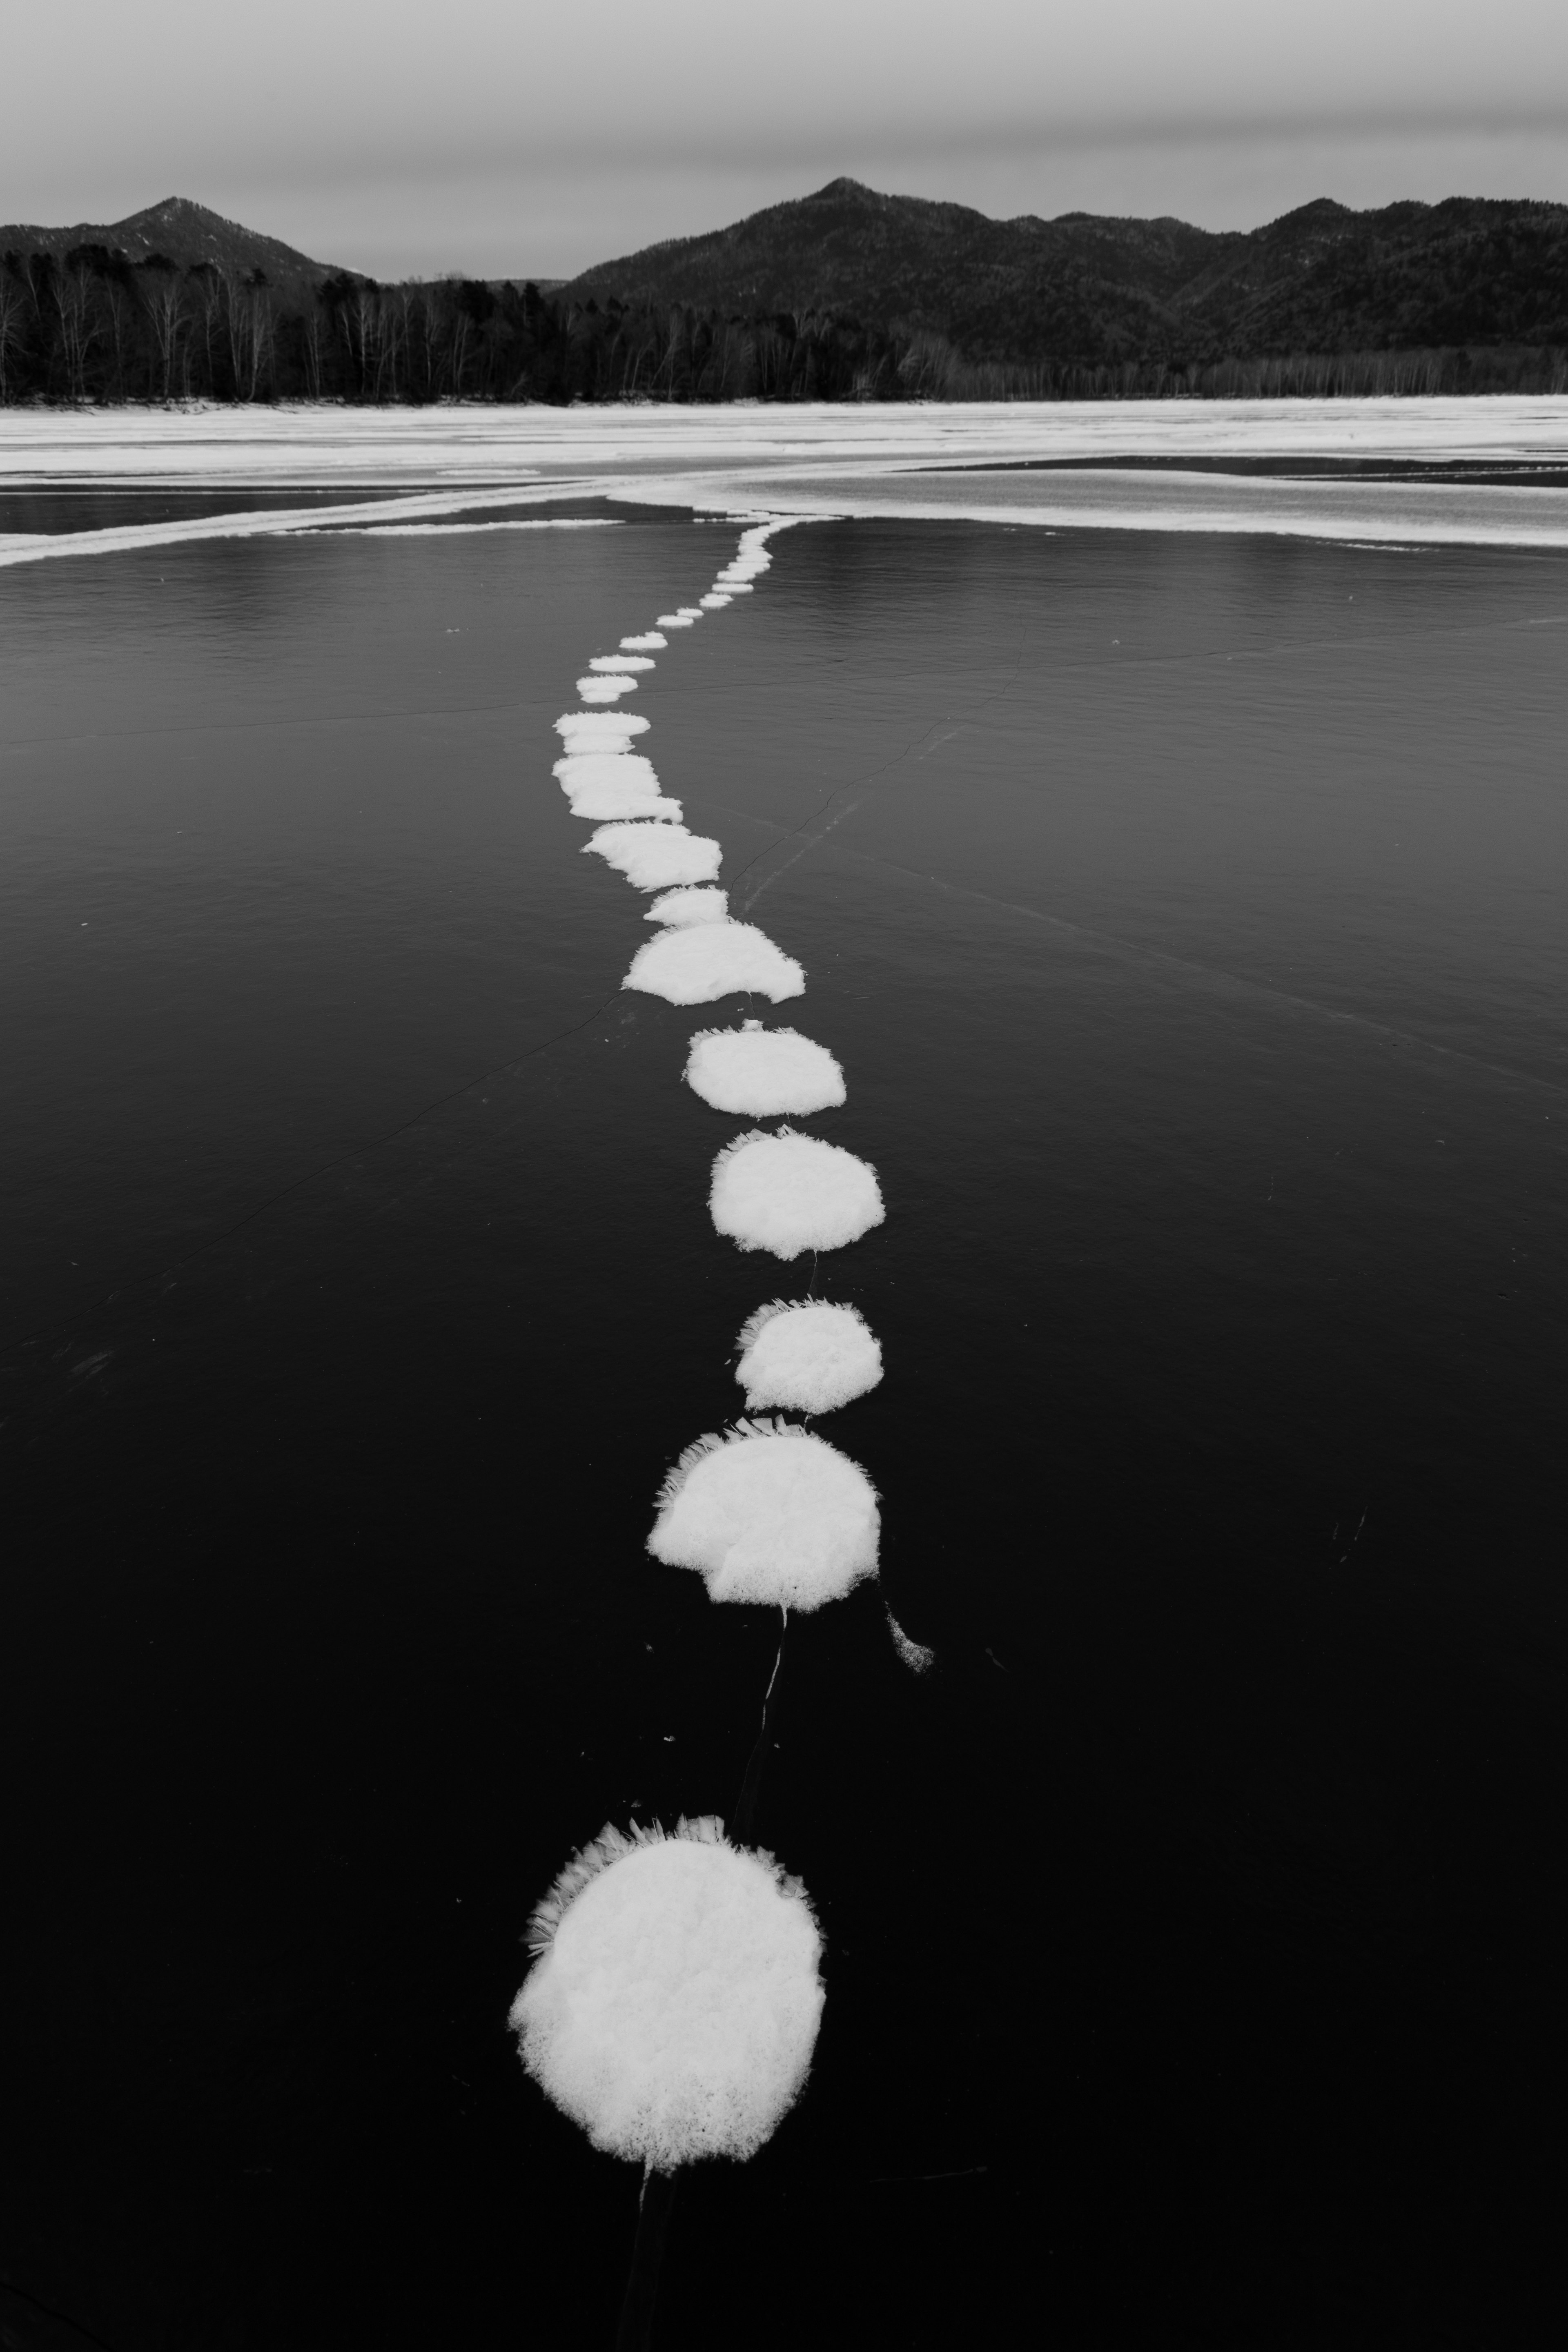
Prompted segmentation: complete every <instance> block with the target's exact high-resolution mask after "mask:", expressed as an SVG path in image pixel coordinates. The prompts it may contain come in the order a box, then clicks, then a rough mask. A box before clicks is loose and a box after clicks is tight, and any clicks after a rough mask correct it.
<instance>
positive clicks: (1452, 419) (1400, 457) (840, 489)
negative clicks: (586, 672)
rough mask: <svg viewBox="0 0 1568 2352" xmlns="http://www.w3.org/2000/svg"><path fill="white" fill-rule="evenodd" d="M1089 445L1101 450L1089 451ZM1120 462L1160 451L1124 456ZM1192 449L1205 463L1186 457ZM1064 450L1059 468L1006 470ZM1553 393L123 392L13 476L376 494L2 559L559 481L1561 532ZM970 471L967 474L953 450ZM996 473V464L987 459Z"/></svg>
mask: <svg viewBox="0 0 1568 2352" xmlns="http://www.w3.org/2000/svg"><path fill="white" fill-rule="evenodd" d="M1280 460H1283V461H1288V462H1293V463H1297V464H1300V465H1301V466H1303V467H1313V466H1322V465H1336V464H1337V465H1340V466H1347V465H1357V466H1363V467H1401V466H1422V467H1466V468H1468V469H1475V468H1478V467H1494V468H1495V467H1506V468H1509V469H1524V470H1526V471H1529V472H1536V471H1538V472H1539V479H1538V480H1536V481H1530V480H1526V481H1520V480H1517V479H1516V480H1512V481H1509V482H1493V481H1477V480H1474V479H1466V480H1456V479H1448V480H1444V479H1430V478H1428V479H1423V480H1415V481H1412V480H1403V481H1389V480H1387V479H1379V478H1354V477H1353V476H1346V475H1345V474H1344V473H1338V474H1335V475H1334V476H1333V477H1332V478H1328V479H1322V478H1318V479H1314V478H1311V477H1310V475H1308V476H1302V475H1290V476H1287V477H1284V478H1281V477H1279V476H1271V477H1261V478H1260V477H1258V476H1257V475H1247V474H1246V473H1243V472H1237V473H1226V472H1224V471H1223V470H1222V471H1221V472H1220V473H1219V474H1218V475H1217V477H1216V475H1215V473H1214V472H1212V471H1209V470H1206V469H1207V468H1209V467H1213V466H1215V463H1216V461H1217V462H1218V463H1219V464H1220V465H1221V466H1222V467H1223V465H1224V464H1225V463H1226V461H1228V462H1229V463H1231V464H1233V465H1235V466H1236V467H1255V466H1258V465H1259V464H1264V463H1268V462H1274V461H1280ZM1096 461H1099V463H1100V466H1101V467H1103V468H1104V469H1105V470H1103V471H1096V470H1093V468H1094V467H1095V465H1096ZM1130 461H1142V462H1143V464H1145V465H1147V466H1148V467H1151V468H1157V470H1149V471H1145V470H1142V467H1140V468H1139V469H1138V470H1132V471H1128V470H1126V468H1127V467H1128V466H1129V463H1130ZM1184 461H1188V462H1189V463H1190V465H1191V466H1192V467H1202V468H1204V469H1205V470H1202V471H1188V472H1184V471H1183V470H1182V467H1183V463H1184ZM1057 466H1062V467H1066V466H1071V467H1074V468H1075V469H1084V470H1075V471H1073V472H1070V473H1059V472H1051V471H1047V472H1044V473H1041V472H1036V471H1014V470H1000V469H1016V468H1037V467H1046V468H1049V467H1057ZM1564 467H1568V398H1557V397H1539V398H1519V399H1510V398H1501V397H1498V398H1484V399H1478V400H1456V399H1433V400H1395V399H1386V400H1336V401H1306V400H1300V401H1175V400H1173V401H1113V402H1071V401H1065V402H1048V403H1040V404H1036V403H1026V402H1007V403H996V404H984V403H975V404H951V405H949V404H929V405H928V404H911V405H910V406H908V407H901V406H900V407H893V406H889V407H866V408H844V407H837V406H833V407H828V406H801V407H761V406H758V407H752V406H736V407H731V408H702V409H699V408H684V407H681V408H673V407H671V408H665V407H658V408H655V407H626V408H570V409H554V408H531V407H529V408H499V407H498V408H477V407H476V408H429V409H372V408H365V409H351V408H319V407H314V408H287V409H284V408H278V409H268V408H256V409H248V408H233V409H170V410H155V409H149V410H146V411H138V412H131V411H128V410H123V409H116V410H107V409H106V410H101V411H84V412H79V413H69V412H64V411H60V410H47V411H46V410H28V411H10V412H7V413H5V415H0V490H4V489H5V488H11V489H21V488H36V489H37V488H56V489H65V488H89V487H90V488H100V489H103V488H151V487H174V486H180V487H182V488H192V487H205V488H215V489H216V488H220V487H221V488H225V489H226V490H233V489H235V488H246V487H253V488H266V489H267V490H268V491H269V492H270V493H273V494H276V493H277V492H279V491H280V490H286V489H288V488H301V489H304V488H309V489H310V490H312V491H313V492H316V493H319V492H320V491H321V489H322V488H330V487H331V486H333V485H337V486H340V487H342V488H343V489H345V490H349V489H353V490H355V491H363V490H365V489H383V490H385V491H387V492H388V493H393V492H398V493H401V494H402V495H401V496H399V497H397V498H396V499H394V498H392V497H389V498H388V499H386V501H385V502H384V503H378V504H377V506H376V507H375V508H374V509H367V508H366V507H365V506H364V505H363V504H358V505H355V506H354V507H353V508H352V509H350V510H348V511H347V512H345V513H342V514H333V513H331V512H330V511H328V510H324V509H321V508H320V507H317V508H314V509H302V510H300V511H298V512H290V511H289V510H288V509H274V510H273V511H271V512H269V513H267V514H265V515H246V514H229V515H226V516H221V517H209V518H205V519H198V520H191V521H186V522H181V523H178V524H175V523H170V524H154V525H149V526H144V527H142V529H141V530H139V531H134V532H131V533H125V534H121V533H118V532H117V533H116V534H115V539H114V541H112V542H110V541H108V540H107V539H106V538H105V537H104V536H103V535H102V534H74V533H72V534H64V533H57V534H55V535H53V536H52V537H51V539H50V543H49V545H48V546H47V548H45V547H42V546H40V545H38V544H37V536H36V535H35V534H28V533H25V532H16V531H12V532H10V533H8V534H5V535H0V562H23V561H27V560H30V559H32V558H35V557H37V556H39V555H42V554H46V553H47V554H50V555H62V554H65V553H68V552H69V551H71V548H72V547H73V546H74V545H81V544H89V543H90V544H93V545H95V546H105V545H107V544H110V543H116V544H118V543H124V544H128V545H134V544H153V543H158V541H160V540H161V539H165V538H174V537H187V536H188V537H231V536H241V535H249V534H251V533H254V532H258V531H288V530H298V529H301V528H307V527H308V528H314V529H320V528H321V527H322V526H323V525H330V524H333V523H344V522H350V523H353V524H355V525H357V526H358V527H361V528H363V527H364V525H365V524H366V523H367V522H370V521H374V522H375V523H377V524H383V525H384V524H387V523H392V522H414V521H418V522H422V523H425V524H431V523H434V522H436V521H437V520H443V519H446V520H450V519H452V518H454V517H458V516H464V515H467V516H469V517H471V518H472V519H473V520H475V521H478V520H482V518H483V515H484V512H485V509H487V508H493V507H502V506H504V507H506V508H508V509H516V508H517V507H519V506H525V505H528V504H532V503H544V502H546V501H549V500H552V499H555V500H558V499H560V498H561V497H562V496H563V493H569V494H570V495H571V496H573V497H574V498H577V499H581V498H616V499H626V498H635V499H637V500H639V501H640V502H643V503H647V504H656V505H670V506H679V507H695V508H698V509H709V510H713V509H719V510H722V509H725V508H726V507H729V506H731V505H734V506H741V507H748V508H750V507H754V506H758V505H765V506H766V507H767V508H768V509H770V510H771V511H773V512H775V513H795V514H803V515H810V514H824V513H835V514H844V515H857V516H883V515H886V516H895V515H907V516H910V517H918V518H924V519H947V518H957V517H963V518H965V519H968V520H984V521H995V522H1003V523H1011V524H1015V525H1016V524H1024V523H1026V524H1033V525H1036V526H1043V527H1045V528H1052V527H1061V526H1064V525H1077V526H1079V527H1082V526H1085V525H1091V526H1092V525H1100V526H1104V527H1111V528H1119V529H1127V530H1151V529H1153V530H1204V531H1247V532H1266V533H1269V534H1280V533H1284V534H1288V535H1290V536H1295V537H1309V538H1327V539H1346V538H1351V539H1353V538H1364V539H1367V540H1369V541H1384V542H1386V541H1409V542H1412V543H1422V542H1436V541H1447V542H1448V543H1458V542H1464V543H1469V544H1473V545H1485V544H1496V545H1515V546H1552V547H1555V546H1563V545H1565V544H1568V501H1565V500H1564V499H1563V482H1564V476H1563V468H1564ZM960 469H963V470H960ZM987 469H994V470H987Z"/></svg>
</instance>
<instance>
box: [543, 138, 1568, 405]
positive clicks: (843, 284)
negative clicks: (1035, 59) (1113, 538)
mask: <svg viewBox="0 0 1568 2352" xmlns="http://www.w3.org/2000/svg"><path fill="white" fill-rule="evenodd" d="M559 299H562V300H564V301H567V302H577V303H582V304H584V305H585V304H586V303H587V302H588V301H590V300H593V301H595V302H600V301H604V300H607V299H615V300H617V301H619V302H621V303H623V304H626V303H632V304H645V305H656V306H657V305H660V304H665V305H685V306H688V307H691V308H694V309H701V310H715V311H721V312H730V313H735V312H740V313H746V312H752V313H756V314H765V313H770V312H771V313H776V314H779V315H795V316H798V315H800V314H801V313H802V312H803V311H810V312H821V311H824V310H826V311H828V312H833V313H839V314H845V315H849V316H853V317H854V318H856V319H857V320H860V321H861V322H862V323H864V324H867V325H871V326H879V327H892V326H895V325H896V326H899V327H902V328H908V329H914V330H923V331H928V332H931V333H935V334H938V335H940V336H942V337H944V338H945V339H947V340H948V341H950V342H951V343H952V345H953V347H954V348H955V350H956V351H957V352H959V353H961V354H962V355H963V358H965V359H966V360H970V361H974V362H1002V363H1012V364H1017V363H1028V362H1041V361H1046V360H1049V361H1052V362H1061V361H1064V360H1065V361H1070V362H1076V363H1079V364H1082V365H1089V366H1105V365H1108V364H1110V365H1113V364H1115V363H1116V362H1118V361H1119V360H1125V361H1129V362H1138V363H1141V364H1148V363H1149V362H1156V361H1164V362H1170V363H1173V364H1177V365H1181V364H1186V363H1194V364H1196V363H1203V362H1213V361H1215V359H1217V358H1221V357H1237V358H1244V357H1253V356H1258V355H1263V354H1268V353H1270V352H1289V351H1309V350H1310V351H1333V350H1343V349H1361V350H1366V349H1380V348H1393V347H1394V346H1416V345H1426V344H1444V343H1464V342H1488V341H1491V342H1500V341H1510V342H1511V341H1528V342H1531V343H1553V344H1555V343H1560V342H1563V341H1568V205H1552V204H1545V203H1540V202H1536V201H1533V200H1529V199H1519V200H1515V199H1509V198H1492V197H1447V198H1445V199H1444V200H1443V201H1442V202H1441V203H1439V204H1436V205H1426V204H1423V203H1419V202H1415V201H1414V200H1411V201H1406V202H1402V203H1399V204H1394V205H1384V206H1382V207H1381V208H1378V209H1376V210H1373V211H1368V212H1355V211H1353V210H1352V208H1351V207H1349V206H1348V205H1341V204H1339V203H1337V202H1336V201H1335V200H1334V199H1333V198H1332V197H1326V196H1325V197H1317V198H1314V199H1313V200H1312V201H1311V202H1310V203H1308V204H1305V205H1298V206H1295V207H1294V208H1293V209H1292V210H1290V211H1289V212H1287V213H1284V214H1281V215H1279V217H1278V218H1277V219H1275V220H1273V221H1269V222H1267V223H1265V224H1264V225H1263V226H1261V227H1259V228H1257V229H1252V230H1239V229H1222V230H1210V229H1201V228H1196V227H1194V226H1192V225H1191V224H1190V223H1188V222H1184V221H1180V220H1177V219H1175V218H1173V216H1171V215H1163V216H1162V217H1160V218H1158V219H1154V220H1142V219H1138V218H1136V217H1132V216H1118V215H1102V214H1091V213H1082V212H1078V213H1064V214H1061V215H1058V217H1057V218H1056V219H1054V220H1043V219H1041V218H1039V217H1038V216H1037V215H1034V214H1029V213H1025V214H1019V215H1016V217H1015V218H1013V219H1011V220H1007V221H996V220H993V219H992V218H991V217H990V216H989V215H986V214H984V213H980V212H977V211H974V210H973V208H972V207H970V206H967V205H954V204H948V203H942V202H938V201H936V200H933V199H931V198H927V197H920V196H889V195H883V194H880V193H879V191H878V190H876V189H871V188H867V187H865V186H863V185H862V184H860V183H859V182H858V181H855V180H850V179H847V178H840V179H837V180H832V181H829V182H828V184H826V187H823V188H819V189H817V190H816V191H815V192H814V193H813V194H810V195H808V196H804V197H796V198H793V199H791V200H789V201H787V202H786V203H784V204H781V205H769V206H766V207H765V208H764V209H763V210H762V211H761V212H758V213H753V214H750V215H747V216H746V217H745V218H744V219H742V220H740V221H737V222H733V223H731V224H730V225H729V226H727V227H725V228H722V229H718V230H711V231H709V232H707V233H706V234H704V235H702V236H694V237H680V238H667V239H664V240H662V241H661V242H660V243H658V245H654V246H649V247H644V248H643V249H642V250H641V251H640V252H637V253H635V254H629V255H625V256H622V257H619V258H618V259H616V260H612V261H606V262H600V263H597V264H595V266H594V267H593V268H591V269H587V270H584V271H582V272H580V273H579V275H578V276H577V277H576V278H571V279H568V280H567V281H566V283H565V284H564V285H563V287H562V288H561V289H559Z"/></svg>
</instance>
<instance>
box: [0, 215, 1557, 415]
mask: <svg viewBox="0 0 1568 2352" xmlns="http://www.w3.org/2000/svg"><path fill="white" fill-rule="evenodd" d="M1516 390H1517V391H1527V392H1550V391H1559V392H1560V391H1565V390H1568V206H1563V205H1537V204H1527V203H1502V202H1494V201H1480V200H1469V199H1462V198H1455V199H1453V200H1451V201H1450V202H1448V203H1446V204H1442V205H1416V204H1408V205H1391V206H1388V207H1386V208H1385V209H1384V210H1383V211H1381V212H1373V213H1353V212H1350V211H1348V210H1347V209H1346V208H1345V207H1344V206H1343V205H1335V204H1331V203H1329V202H1327V201H1324V202H1322V203H1319V204H1314V205H1305V206H1303V207H1302V208H1301V209H1300V210H1299V211H1297V212H1294V213H1289V214H1287V215H1285V216H1284V218H1283V219H1281V220H1278V221H1275V222H1273V223H1271V224H1270V225H1269V226H1268V227H1266V228H1262V229H1258V230H1255V231H1253V232H1251V233H1249V234H1247V235H1243V234H1241V233H1239V232H1226V233H1223V234H1216V233H1212V232H1210V231H1207V230H1204V229H1198V228H1193V227H1190V226H1187V225H1186V224H1185V223H1184V222H1182V221H1176V220H1154V221H1138V220H1112V219H1101V218H1098V217H1095V216H1092V215H1088V214H1068V215H1064V216H1063V217H1062V218H1061V219H1059V220H1055V221H1041V220H1035V219H1033V218H1024V219H1021V220H1015V221H994V220H990V219H988V218H987V217H986V216H985V215H984V214H982V213H976V212H972V211H970V210H968V209H967V208H966V207H964V206H963V205H942V204H931V203H927V202H925V201H924V200H922V199H920V198H916V197H905V196H882V195H878V194H876V193H875V192H874V191H873V190H871V189H868V188H863V187H861V186H859V185H858V184H857V183H856V182H854V181H851V180H837V181H834V182H833V183H832V184H831V185H830V186H828V187H826V188H824V189H821V190H820V191H818V193H817V194H816V195H814V196H808V197H805V198H803V199H802V200H801V201H799V202H798V203H795V204H788V205H774V206H773V207H772V208H771V209H770V210H768V211H766V212H763V213H757V214H754V215H752V217H751V218H750V219H749V220H745V221H742V222H739V223H737V224H736V225H735V226H733V227H731V228H728V229H724V230H721V231H718V232H716V233H715V234H713V235H712V236H701V237H690V238H685V239H682V240H679V241H678V242H676V243H673V244H666V245H659V246H652V247H648V248H647V250H646V251H645V252H642V253H640V254H635V255H633V256H631V257H629V258H627V259H626V260H624V261H617V262H606V263H604V264H603V265H601V266H600V267H599V268H595V269H592V270H589V271H587V272H585V273H584V275H583V276H582V277H580V278H576V279H574V280H573V281H572V282H570V283H569V284H566V285H552V286H550V287H549V288H548V290H543V291H542V290H541V289H540V288H539V287H538V286H536V285H533V284H531V283H521V284H519V283H515V282H510V281H506V282H501V281H488V282H487V281H483V280H478V279H473V278H442V279H437V280H435V281H423V282H422V281H409V282H406V283H404V284H399V285H390V286H384V285H378V284H377V282H376V281H375V280H374V278H368V277H364V276H363V275H360V274H357V273H355V272H353V271H351V270H346V269H332V268H327V267H325V266H324V265H323V264H321V263H318V262H314V261H312V260H310V258H309V257H307V256H306V255H304V254H301V253H298V252H296V251H294V250H293V248H292V247H289V246H286V245H282V244H279V242H278V241H277V240H276V239H275V238H269V237H264V236H258V234H256V233H255V232H254V231H252V230H249V229H246V228H242V227H240V226H238V225H237V223H234V222H231V221H225V220H222V219H220V218H219V216H218V215H216V213H210V212H207V211H206V210H205V208H204V207H203V206H201V205H194V204H191V203H189V202H188V201H186V200H184V199H183V198H177V197H175V198H170V199H169V200H168V201H167V202H165V203H164V204H162V205H153V206H152V207H150V208H149V209H148V210H147V211H146V212H144V213H138V214H135V215H132V217H131V218H130V219H129V220H125V221H121V222H117V223H114V224H113V225H111V226H107V227H96V226H95V227H88V226H78V227H76V228H71V229H38V228H27V227H12V228H3V229H0V401H5V402H16V401H26V400H40V399H41V400H58V401H67V402H81V401H126V400H153V401H166V400H172V399H189V398H202V399H212V400H219V401H236V400H237V401H256V400H262V401H266V400H279V399H309V400H321V399H331V400H347V401H370V402H397V401H403V402H428V401H437V400H450V399H470V400H542V401H553V402H561V401H570V400H603V399H627V398H632V399H636V398H645V399H654V400H676V401H683V400H708V401H722V400H735V399H745V398H755V399H763V400H803V399H816V400H846V399H860V400H868V399H869V400H898V399H910V398H921V397H939V398H947V399H973V398H986V397H990V398H1009V397H1014V398H1016V397H1030V398H1043V399H1049V398H1064V397H1067V398H1097V397H1098V398H1104V397H1122V398H1126V397H1133V396H1144V397H1149V396H1153V397H1158V396H1162V395H1171V394H1197V395H1200V396H1202V395H1207V394H1214V395H1224V394H1231V395H1247V394H1258V395H1268V394H1292V393H1300V394H1334V393H1377V392H1387V393H1419V392H1442V391H1458V392H1463V391H1474V392H1485V391H1516Z"/></svg>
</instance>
